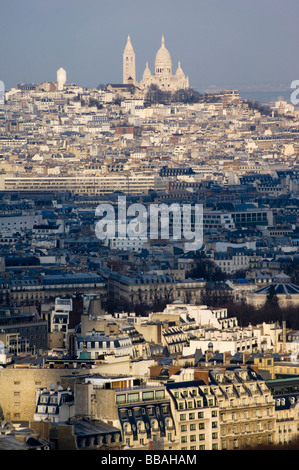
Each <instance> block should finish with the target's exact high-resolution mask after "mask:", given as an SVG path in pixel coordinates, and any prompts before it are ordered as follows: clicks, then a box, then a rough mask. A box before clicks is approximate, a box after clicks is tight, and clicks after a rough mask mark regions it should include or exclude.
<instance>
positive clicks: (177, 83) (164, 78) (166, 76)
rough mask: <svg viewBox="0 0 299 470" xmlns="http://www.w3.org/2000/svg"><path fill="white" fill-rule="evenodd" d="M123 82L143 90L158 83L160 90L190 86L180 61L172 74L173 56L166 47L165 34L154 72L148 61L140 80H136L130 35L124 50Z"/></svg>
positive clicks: (174, 89)
mask: <svg viewBox="0 0 299 470" xmlns="http://www.w3.org/2000/svg"><path fill="white" fill-rule="evenodd" d="M123 83H124V84H130V83H131V84H133V85H135V86H136V87H138V88H140V89H141V90H143V91H146V89H147V88H148V87H149V86H150V85H156V86H157V87H158V88H160V90H164V91H171V92H173V91H176V90H181V89H188V88H189V78H188V77H186V76H185V74H184V72H183V70H182V69H181V64H180V62H179V63H178V68H177V70H176V72H175V74H174V75H173V74H172V62H171V56H170V53H169V51H168V50H167V48H166V47H165V39H164V36H162V40H161V47H160V49H159V50H158V52H157V54H156V58H155V72H154V74H152V73H151V71H150V69H149V66H148V62H147V63H146V67H145V70H144V72H143V76H142V80H141V81H140V82H137V81H136V65H135V52H134V49H133V46H132V43H131V39H130V36H128V39H127V44H126V47H125V49H124V52H123Z"/></svg>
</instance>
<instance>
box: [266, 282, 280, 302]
mask: <svg viewBox="0 0 299 470" xmlns="http://www.w3.org/2000/svg"><path fill="white" fill-rule="evenodd" d="M266 305H268V306H271V307H274V308H277V307H278V296H277V294H276V290H275V287H274V285H273V284H271V286H270V288H269V292H268V295H267V297H266Z"/></svg>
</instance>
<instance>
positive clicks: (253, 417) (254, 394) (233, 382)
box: [211, 367, 276, 450]
mask: <svg viewBox="0 0 299 470" xmlns="http://www.w3.org/2000/svg"><path fill="white" fill-rule="evenodd" d="M211 384H213V385H212V388H213V392H214V393H215V394H216V397H217V398H216V399H217V404H218V407H219V421H220V439H221V449H222V450H233V449H246V448H250V447H253V446H257V445H262V444H263V445H268V444H273V443H274V436H275V423H276V421H275V402H274V400H273V397H272V395H271V392H270V390H269V388H268V387H267V385H266V383H265V381H264V380H262V379H261V378H260V377H259V376H258V374H257V373H256V372H255V371H254V369H253V368H250V367H247V369H245V368H244V369H243V368H236V369H232V370H229V369H228V368H227V369H226V370H225V371H221V370H219V371H217V370H215V371H213V372H212V373H211Z"/></svg>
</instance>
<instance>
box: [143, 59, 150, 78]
mask: <svg viewBox="0 0 299 470" xmlns="http://www.w3.org/2000/svg"><path fill="white" fill-rule="evenodd" d="M151 76H152V74H151V71H150V69H149V67H148V62H147V63H146V67H145V69H144V72H143V80H145V79H147V78H150V77H151Z"/></svg>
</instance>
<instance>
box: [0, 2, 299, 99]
mask: <svg viewBox="0 0 299 470" xmlns="http://www.w3.org/2000/svg"><path fill="white" fill-rule="evenodd" d="M298 21H299V1H298V0H181V1H178V0H149V1H144V0H1V2H0V37H1V46H0V64H1V67H0V70H1V73H0V80H2V81H4V83H5V86H6V89H8V88H11V87H13V86H16V85H17V84H18V83H22V82H23V83H41V82H43V81H56V71H57V69H58V68H59V67H64V68H65V69H66V71H67V81H68V82H71V83H76V84H78V85H81V86H86V87H96V86H97V85H99V84H101V83H103V84H106V83H109V82H111V83H121V82H122V53H123V49H124V47H125V43H126V39H127V36H128V34H130V36H131V41H132V44H133V47H134V50H135V53H136V72H137V79H138V80H140V79H141V78H142V73H143V70H144V68H145V64H146V61H148V62H149V67H150V69H151V71H152V72H153V70H154V61H155V55H156V52H157V50H158V49H159V47H160V44H161V36H162V34H164V36H165V44H166V47H167V48H168V50H169V52H170V54H171V58H172V63H173V72H175V70H176V68H177V63H178V61H179V60H180V61H181V66H182V69H183V71H184V72H185V74H186V75H188V76H189V81H190V86H192V87H193V88H195V89H197V90H202V89H205V88H207V87H210V86H213V85H214V86H216V87H219V88H222V87H236V88H239V89H241V88H243V87H247V86H253V87H256V88H263V87H264V86H265V85H268V84H270V85H274V86H278V85H280V84H281V85H283V86H284V87H285V88H288V87H289V86H290V83H291V81H293V80H297V79H298V80H299V27H298Z"/></svg>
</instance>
